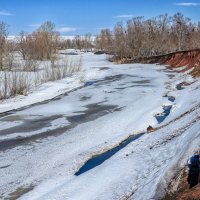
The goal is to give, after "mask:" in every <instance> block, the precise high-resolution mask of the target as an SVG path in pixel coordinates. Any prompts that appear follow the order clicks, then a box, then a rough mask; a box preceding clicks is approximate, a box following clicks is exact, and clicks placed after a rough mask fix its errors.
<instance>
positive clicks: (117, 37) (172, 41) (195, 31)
mask: <svg viewBox="0 0 200 200" xmlns="http://www.w3.org/2000/svg"><path fill="white" fill-rule="evenodd" d="M96 48H97V49H99V50H103V51H106V52H107V53H110V54H114V55H116V56H117V57H118V58H119V59H121V58H131V59H135V58H138V57H149V56H156V55H162V54H167V53H170V52H175V51H182V50H189V49H196V48H200V22H198V23H194V22H192V20H191V19H190V18H188V17H185V16H184V15H183V14H181V13H176V14H174V15H173V16H169V15H168V14H164V15H160V16H159V17H156V18H152V19H145V18H144V17H135V18H133V19H131V20H128V21H127V22H126V24H123V23H122V22H119V23H117V24H116V25H115V27H114V28H113V30H110V29H103V30H101V32H100V34H99V35H98V36H97V37H96Z"/></svg>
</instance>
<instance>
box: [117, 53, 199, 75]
mask: <svg viewBox="0 0 200 200" xmlns="http://www.w3.org/2000/svg"><path fill="white" fill-rule="evenodd" d="M120 63H143V64H154V63H159V64H162V65H168V66H169V68H171V69H177V68H180V67H182V69H179V72H185V71H187V70H191V71H190V73H191V75H193V76H194V77H198V76H200V49H194V50H188V51H178V52H173V53H169V54H165V55H160V56H152V57H143V58H137V59H122V60H120Z"/></svg>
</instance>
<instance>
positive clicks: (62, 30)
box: [57, 26, 78, 33]
mask: <svg viewBox="0 0 200 200" xmlns="http://www.w3.org/2000/svg"><path fill="white" fill-rule="evenodd" d="M77 30H78V29H77V28H74V27H69V26H64V27H60V28H58V29H57V31H58V32H60V33H69V32H74V31H77Z"/></svg>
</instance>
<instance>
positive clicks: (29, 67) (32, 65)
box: [22, 59, 39, 72]
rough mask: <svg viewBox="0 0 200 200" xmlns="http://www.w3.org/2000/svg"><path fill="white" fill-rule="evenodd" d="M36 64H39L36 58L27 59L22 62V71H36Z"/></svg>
mask: <svg viewBox="0 0 200 200" xmlns="http://www.w3.org/2000/svg"><path fill="white" fill-rule="evenodd" d="M38 66H39V62H38V61H37V60H31V59H27V60H25V61H24V64H23V67H22V69H23V71H26V72H32V71H34V72H36V71H37V69H38Z"/></svg>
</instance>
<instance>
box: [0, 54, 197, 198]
mask: <svg viewBox="0 0 200 200" xmlns="http://www.w3.org/2000/svg"><path fill="white" fill-rule="evenodd" d="M82 59H83V66H82V68H83V72H84V81H82V82H80V81H79V80H80V79H76V78H73V77H72V78H66V79H64V80H61V81H58V82H56V83H47V84H45V85H43V86H41V87H40V88H38V89H36V90H35V91H33V92H32V93H31V94H30V95H28V96H27V97H21V98H19V99H18V98H16V99H15V102H13V100H9V101H10V102H9V101H8V102H5V103H3V104H2V105H0V110H1V111H5V110H8V107H9V105H10V106H12V107H11V108H19V107H22V106H23V105H30V104H28V103H27V102H29V101H32V103H36V102H40V101H41V100H46V99H49V98H52V97H55V96H57V95H59V94H62V93H64V92H67V91H70V90H71V89H75V88H76V89H75V90H73V91H70V92H68V93H65V94H63V95H61V96H59V97H57V98H55V99H53V100H51V101H48V102H43V103H41V104H36V105H33V106H30V107H27V108H24V109H21V110H16V111H11V112H9V113H7V114H4V115H2V116H1V117H0V199H9V198H10V199H21V200H36V199H37V200H44V199H45V200H65V199H66V200H108V199H109V200H116V199H120V200H122V199H134V200H150V199H160V198H162V196H163V194H164V192H165V189H166V187H167V184H168V183H169V182H170V180H171V179H172V178H173V176H174V175H175V174H176V172H177V171H178V170H180V169H181V168H182V167H184V165H185V163H186V161H187V159H188V157H189V156H190V155H191V154H192V153H193V152H194V151H195V150H196V149H197V148H199V147H200V143H199V141H200V123H199V117H200V116H199V113H200V107H199V103H200V102H199V99H200V92H199V91H200V81H199V80H195V79H193V78H192V77H191V76H190V75H188V74H187V73H185V74H178V73H175V72H173V71H170V70H167V69H166V68H165V67H164V66H160V65H142V64H126V65H116V64H113V63H110V62H108V61H107V60H106V56H105V55H93V54H92V53H85V54H82ZM82 75H83V74H82ZM74 76H75V75H74ZM78 76H79V75H78ZM182 82H187V83H191V85H189V86H186V87H178V85H179V84H180V83H182ZM48 84H50V85H48ZM172 97H174V98H172ZM33 99H35V100H34V101H33ZM166 106H171V107H170V108H171V110H168V111H169V112H168V113H165V112H164V111H163V109H164V108H165V107H166ZM3 107H4V108H6V109H4V108H3ZM170 111H171V112H170ZM162 112H163V114H162ZM155 116H157V118H156V117H155ZM149 125H151V126H153V127H157V128H158V130H156V131H154V132H152V133H146V129H147V127H148V126H149ZM140 133H144V134H143V135H141V136H140V137H138V138H136V139H135V140H134V141H132V142H130V143H127V144H126V145H124V146H123V148H121V149H118V151H116V152H115V153H113V154H112V155H111V156H109V157H107V158H106V157H104V158H105V159H104V158H103V159H104V160H103V162H101V163H99V164H98V165H97V166H96V165H95V163H92V165H93V164H94V166H92V167H91V169H89V170H88V171H85V172H83V173H81V174H80V175H78V176H77V175H74V174H75V173H76V172H77V171H78V170H79V169H80V168H81V167H82V166H83V165H84V164H85V163H86V162H87V161H88V160H89V159H91V158H92V157H93V156H95V155H99V154H101V153H103V152H107V151H108V150H111V149H115V147H118V145H119V146H120V145H121V144H120V143H121V142H122V141H124V140H126V139H127V138H129V136H132V135H135V134H140ZM97 157H98V156H97Z"/></svg>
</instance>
